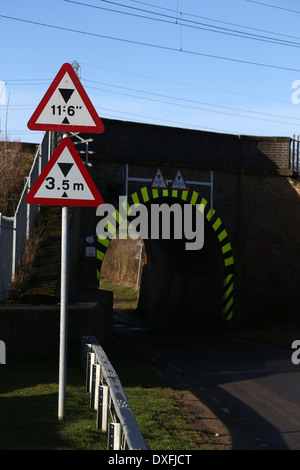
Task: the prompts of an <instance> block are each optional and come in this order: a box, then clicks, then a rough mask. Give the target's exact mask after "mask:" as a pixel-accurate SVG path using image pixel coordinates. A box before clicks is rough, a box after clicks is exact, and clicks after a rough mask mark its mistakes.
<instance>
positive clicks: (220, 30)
mask: <svg viewBox="0 0 300 470" xmlns="http://www.w3.org/2000/svg"><path fill="white" fill-rule="evenodd" d="M64 1H65V2H67V3H73V4H75V5H81V6H85V7H89V8H94V9H98V10H104V11H109V12H113V13H117V14H121V15H128V16H132V17H135V18H141V19H147V20H150V21H159V22H161V23H167V24H173V25H174V24H178V25H180V26H183V27H186V28H192V29H198V30H202V31H208V32H211V33H217V34H223V35H227V36H234V37H239V38H243V39H249V40H252V41H260V42H265V43H271V44H276V45H280V46H288V47H297V48H299V47H300V43H297V42H295V41H287V40H282V39H277V38H274V37H273V38H272V37H268V36H262V35H258V34H253V33H247V32H244V31H238V30H234V29H230V28H224V27H221V26H214V25H212V24H207V23H200V22H199V21H191V20H186V19H184V18H182V17H180V20H179V19H178V17H177V16H171V15H165V14H161V13H156V12H153V11H150V10H143V9H140V8H134V7H130V6H127V5H123V4H121V3H116V2H111V1H107V0H105V3H109V4H112V5H116V6H118V7H123V8H130V9H134V10H138V11H142V12H144V13H147V14H152V15H159V16H161V17H162V18H157V17H155V18H153V17H151V16H145V15H138V14H136V13H131V12H127V11H121V10H115V9H112V8H105V7H100V6H98V5H91V4H89V3H84V2H79V1H75V0H64ZM298 39H300V38H298Z"/></svg>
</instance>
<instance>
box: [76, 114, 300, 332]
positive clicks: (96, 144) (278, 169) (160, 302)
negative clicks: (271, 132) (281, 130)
mask: <svg viewBox="0 0 300 470" xmlns="http://www.w3.org/2000/svg"><path fill="white" fill-rule="evenodd" d="M102 121H103V123H104V126H105V131H104V133H103V134H99V135H95V134H93V135H86V134H84V135H83V134H82V135H81V137H82V138H84V139H85V141H89V142H88V146H87V144H86V143H85V142H82V143H80V141H79V139H78V138H77V137H76V136H73V138H72V140H73V142H76V145H77V148H78V150H81V151H82V152H84V151H86V150H87V148H88V151H89V154H88V165H89V166H88V168H89V172H90V174H91V176H92V178H93V180H94V182H95V183H96V185H97V187H98V189H99V192H100V193H101V195H102V197H103V199H104V202H105V203H109V204H112V205H113V206H114V207H116V209H117V208H118V205H119V198H120V196H124V195H126V196H127V201H128V205H129V206H131V205H135V206H138V205H140V204H143V205H145V206H146V207H151V205H152V204H162V203H167V204H168V205H172V204H174V203H178V204H181V205H185V204H189V205H192V206H193V210H197V207H198V206H197V205H198V204H202V206H201V207H202V208H203V214H204V245H203V247H202V248H201V249H200V250H186V249H185V240H178V239H176V237H175V236H173V237H171V239H170V240H163V239H156V240H153V239H150V238H149V239H147V240H144V244H145V250H146V255H147V263H146V264H145V266H144V269H143V273H142V282H141V291H140V298H139V309H140V310H141V312H143V314H144V315H145V316H147V317H149V318H155V319H156V320H157V321H162V322H165V323H168V322H177V323H178V322H183V321H184V322H186V323H187V322H188V323H189V324H190V325H195V326H201V325H220V324H223V323H224V321H226V320H231V321H232V322H238V323H241V324H249V323H253V322H254V323H257V322H263V323H266V322H267V323H268V322H269V323H270V324H271V323H272V322H281V321H284V322H285V321H286V322H291V321H294V320H296V319H297V315H298V311H299V294H298V290H299V285H300V197H299V195H300V186H299V183H298V179H297V176H298V174H297V172H296V171H295V170H296V165H297V162H296V159H297V157H296V153H295V152H293V143H294V142H293V140H292V139H291V138H288V137H258V136H244V135H240V136H239V135H228V134H218V133H211V132H203V131H196V130H187V129H180V128H170V127H162V126H157V125H148V124H140V123H133V122H125V121H117V120H109V119H103V120H102ZM158 168H159V169H160V170H161V172H162V174H163V176H164V179H165V180H166V182H167V188H164V189H157V188H155V189H153V188H152V186H151V182H152V181H153V179H154V177H155V174H156V172H157V169H158ZM178 170H179V171H180V173H181V175H182V177H183V179H184V182H185V184H186V188H185V189H184V190H182V189H176V188H175V189H174V188H173V187H172V181H174V178H175V176H176V175H177V172H178ZM77 209H78V210H77V212H78V214H80V215H79V217H80V243H81V251H80V256H79V259H78V262H79V266H80V269H78V272H79V276H78V283H79V285H80V286H85V287H93V286H94V285H95V284H97V283H98V282H99V279H100V272H101V266H102V263H103V260H104V258H105V253H106V250H107V249H108V246H109V242H110V239H109V238H108V237H107V234H106V235H105V234H101V233H100V235H99V233H96V227H97V223H98V222H99V217H97V216H96V210H95V208H80V209H79V208H77ZM119 215H120V214H119V213H118V212H116V213H115V218H116V224H115V227H116V229H118V224H119V223H120V218H119ZM87 250H89V253H94V256H93V255H91V256H87ZM93 250H94V251H93ZM100 287H101V285H100Z"/></svg>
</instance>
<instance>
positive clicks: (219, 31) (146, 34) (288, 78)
mask: <svg viewBox="0 0 300 470" xmlns="http://www.w3.org/2000/svg"><path fill="white" fill-rule="evenodd" d="M121 12H122V13H121ZM299 20H300V5H299V2H298V1H297V0H261V1H258V0H257V1H254V0H210V1H209V2H205V1H203V0H202V1H201V0H160V1H159V0H140V1H138V0H115V1H113V0H111V1H104V0H82V1H80V2H79V1H77V0H76V1H75V0H74V1H71V0H68V1H67V0H51V1H50V0H27V1H26V2H24V1H23V0H10V1H8V0H2V1H1V5H0V38H1V55H0V93H1V84H2V85H3V84H4V83H5V84H6V86H5V91H3V92H2V95H1V96H0V103H1V104H0V120H1V127H0V130H1V133H0V137H2V138H4V137H5V135H6V133H7V135H8V137H9V138H10V139H11V140H20V141H26V142H39V141H40V139H41V133H40V132H36V131H30V130H29V129H28V128H27V122H28V120H29V119H30V117H31V115H32V113H33V112H34V110H35V108H36V107H37V105H38V104H39V102H40V100H41V99H42V97H43V96H44V94H45V92H46V91H47V89H48V87H49V85H50V83H51V82H52V80H53V78H54V77H55V75H56V74H57V72H58V70H59V69H60V67H61V65H62V64H63V63H65V62H70V63H72V62H73V61H76V62H77V63H78V64H79V65H80V69H81V82H82V84H83V86H84V88H85V90H86V92H87V93H88V95H89V97H90V99H91V101H92V103H93V105H94V106H95V108H96V110H97V112H98V114H99V116H100V117H102V118H105V117H107V118H111V119H120V120H124V121H135V122H145V123H149V124H160V125H164V126H172V127H181V128H190V129H198V130H205V131H212V132H221V133H231V134H246V135H266V136H289V137H291V136H292V135H293V134H296V135H298V134H300V104H296V103H293V101H292V93H293V92H295V91H297V89H293V88H292V84H293V82H295V81H297V80H300V60H299V55H300V31H299ZM299 83H300V82H299ZM297 86H298V87H299V84H298V85H297ZM299 89H300V87H299ZM299 97H300V93H299Z"/></svg>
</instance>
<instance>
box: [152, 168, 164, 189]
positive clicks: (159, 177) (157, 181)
mask: <svg viewBox="0 0 300 470" xmlns="http://www.w3.org/2000/svg"><path fill="white" fill-rule="evenodd" d="M167 187H168V186H167V183H166V180H165V178H164V177H163V174H162V171H161V169H160V168H158V169H157V171H156V173H155V176H154V178H153V181H152V183H151V188H152V189H167Z"/></svg>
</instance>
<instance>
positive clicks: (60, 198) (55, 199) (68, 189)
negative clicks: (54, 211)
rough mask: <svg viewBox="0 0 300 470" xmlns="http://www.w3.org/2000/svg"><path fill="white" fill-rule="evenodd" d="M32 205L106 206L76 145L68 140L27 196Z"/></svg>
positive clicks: (60, 147) (65, 140)
mask: <svg viewBox="0 0 300 470" xmlns="http://www.w3.org/2000/svg"><path fill="white" fill-rule="evenodd" d="M26 202H28V203H29V204H41V205H54V206H91V207H96V206H100V205H101V204H102V203H103V199H102V196H101V194H100V193H99V192H98V189H97V188H96V186H95V184H94V182H93V180H92V178H91V176H90V174H89V172H88V171H87V169H86V167H85V166H84V164H83V162H82V160H81V158H80V156H79V155H78V153H77V150H76V149H75V147H74V144H73V142H72V141H71V139H69V138H68V137H66V138H64V139H63V140H62V141H61V143H60V144H59V146H58V147H57V149H56V150H55V152H54V154H53V155H52V157H51V158H50V160H49V161H48V163H47V165H46V166H45V168H44V169H43V171H42V173H41V174H40V176H39V177H38V179H37V180H36V182H35V183H34V185H33V186H32V188H31V189H30V191H29V193H28V194H27V196H26Z"/></svg>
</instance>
